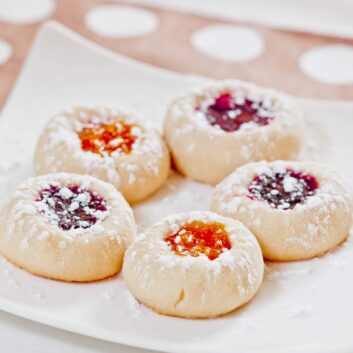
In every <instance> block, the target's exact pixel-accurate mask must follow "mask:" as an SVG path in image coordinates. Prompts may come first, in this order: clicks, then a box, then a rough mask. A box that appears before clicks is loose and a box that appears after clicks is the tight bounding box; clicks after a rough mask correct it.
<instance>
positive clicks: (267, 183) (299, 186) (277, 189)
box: [248, 169, 319, 210]
mask: <svg viewBox="0 0 353 353" xmlns="http://www.w3.org/2000/svg"><path fill="white" fill-rule="evenodd" d="M318 187H319V185H318V182H317V180H316V178H315V177H314V176H312V175H309V174H305V173H302V172H297V171H294V170H293V169H286V170H285V171H283V172H272V173H263V174H260V175H257V176H256V177H255V178H254V179H253V180H252V182H251V183H250V185H249V188H248V190H249V194H248V197H249V198H250V199H252V200H258V201H265V202H267V203H268V204H269V205H270V206H271V207H273V208H279V209H282V210H289V209H293V208H294V207H295V206H296V205H297V204H304V203H305V200H306V199H307V197H309V196H313V195H315V193H316V190H317V189H318Z"/></svg>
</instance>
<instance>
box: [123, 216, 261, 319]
mask: <svg viewBox="0 0 353 353" xmlns="http://www.w3.org/2000/svg"><path fill="white" fill-rule="evenodd" d="M263 271H264V263H263V258H262V253H261V249H260V246H259V244H258V243H257V241H256V238H255V237H254V236H253V234H252V233H251V232H250V231H249V230H248V229H247V228H246V227H245V226H243V225H242V224H241V223H240V222H237V221H234V220H232V219H230V218H226V217H223V216H220V215H217V214H215V213H212V212H191V213H185V214H177V215H173V216H169V217H167V218H165V219H163V220H161V221H159V222H157V223H155V224H154V225H152V226H151V227H150V228H148V229H147V230H146V231H145V232H144V233H143V234H141V235H139V236H138V237H137V238H136V239H135V241H134V242H133V243H132V245H131V246H130V247H129V249H128V251H127V252H126V254H125V258H124V265H123V276H124V281H125V283H126V284H127V286H128V288H129V290H130V291H131V293H132V294H133V295H134V296H135V297H136V299H138V300H139V301H140V302H142V303H144V304H145V305H147V306H148V307H150V308H152V309H153V310H155V311H156V312H158V313H161V314H166V315H172V316H180V317H186V318H209V317H215V316H219V315H224V314H226V313H228V312H231V311H233V310H234V309H236V308H238V307H240V306H242V305H244V304H245V303H247V302H249V301H250V300H251V299H252V298H253V297H254V295H255V294H256V292H257V291H258V289H259V287H260V285H261V283H262V278H263Z"/></svg>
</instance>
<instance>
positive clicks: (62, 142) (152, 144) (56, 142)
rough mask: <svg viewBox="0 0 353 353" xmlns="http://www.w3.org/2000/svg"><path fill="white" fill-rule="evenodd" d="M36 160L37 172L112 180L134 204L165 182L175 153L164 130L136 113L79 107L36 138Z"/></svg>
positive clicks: (64, 113) (62, 115)
mask: <svg viewBox="0 0 353 353" xmlns="http://www.w3.org/2000/svg"><path fill="white" fill-rule="evenodd" d="M34 165H35V171H36V174H37V175H42V174H47V173H56V172H69V173H79V174H89V175H93V176H95V177H97V178H100V179H102V180H104V181H107V182H109V183H111V184H113V185H114V186H115V187H116V188H118V189H119V190H120V191H121V192H122V194H123V195H124V196H125V198H126V199H127V201H128V202H129V203H134V202H138V201H141V200H143V199H144V198H146V197H148V196H149V195H150V194H152V193H153V192H155V191H156V190H157V189H158V188H159V187H160V186H161V185H162V184H163V183H164V181H165V180H166V178H167V176H168V172H169V168H170V157H169V151H168V149H167V147H166V145H165V143H164V142H163V139H162V137H161V136H160V135H159V133H158V132H157V131H156V130H154V129H151V128H148V127H147V126H146V125H145V123H144V122H143V121H141V120H140V119H138V118H137V117H136V116H135V115H134V114H132V113H129V112H125V111H122V110H117V109H112V108H106V107H97V108H85V107H79V108H73V109H71V110H70V111H68V112H63V113H61V114H59V115H56V116H54V117H53V118H52V119H51V120H50V121H49V122H48V123H47V125H46V127H45V128H44V130H43V132H42V134H41V136H40V138H39V141H38V143H37V148H36V154H35V160H34Z"/></svg>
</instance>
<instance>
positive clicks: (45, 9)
mask: <svg viewBox="0 0 353 353" xmlns="http://www.w3.org/2000/svg"><path fill="white" fill-rule="evenodd" d="M55 6H56V2H55V0H0V20H2V21H4V22H11V23H15V24H27V23H35V22H39V21H41V20H43V19H45V18H47V17H49V16H50V15H51V14H52V13H53V12H54V11H55Z"/></svg>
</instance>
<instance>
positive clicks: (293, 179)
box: [212, 161, 352, 261]
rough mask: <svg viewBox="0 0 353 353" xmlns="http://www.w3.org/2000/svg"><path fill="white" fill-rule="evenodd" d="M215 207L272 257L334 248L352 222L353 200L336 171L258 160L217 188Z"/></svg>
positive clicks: (300, 256) (313, 253)
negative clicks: (246, 230) (243, 228)
mask: <svg viewBox="0 0 353 353" xmlns="http://www.w3.org/2000/svg"><path fill="white" fill-rule="evenodd" d="M212 210H213V211H215V212H217V213H219V214H221V215H223V216H227V217H231V218H233V219H236V220H239V221H240V222H242V223H243V224H244V225H245V226H247V227H248V228H249V229H250V230H251V231H252V232H253V233H254V235H255V236H256V237H257V240H258V241H259V243H260V246H261V248H262V252H263V254H264V257H265V258H267V259H269V260H277V261H294V260H304V259H310V258H313V257H315V256H319V255H322V254H324V253H325V252H327V251H329V250H331V249H334V248H335V247H336V246H337V245H338V244H340V243H342V242H343V241H344V240H345V239H346V238H347V236H348V234H349V231H350V229H351V226H352V200H351V196H350V193H349V191H348V190H347V189H346V187H345V185H344V183H343V182H342V181H341V180H340V179H339V178H338V177H337V176H336V174H335V173H334V172H332V171H330V170H328V169H327V168H326V167H325V166H323V165H321V164H318V163H313V162H288V161H276V162H270V163H267V162H258V163H252V164H248V165H246V166H243V167H241V168H239V169H237V170H236V171H235V172H234V173H232V174H231V175H229V176H228V177H227V178H226V179H225V180H224V181H222V182H221V183H220V184H219V185H217V187H216V191H215V194H214V196H213V200H212Z"/></svg>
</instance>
